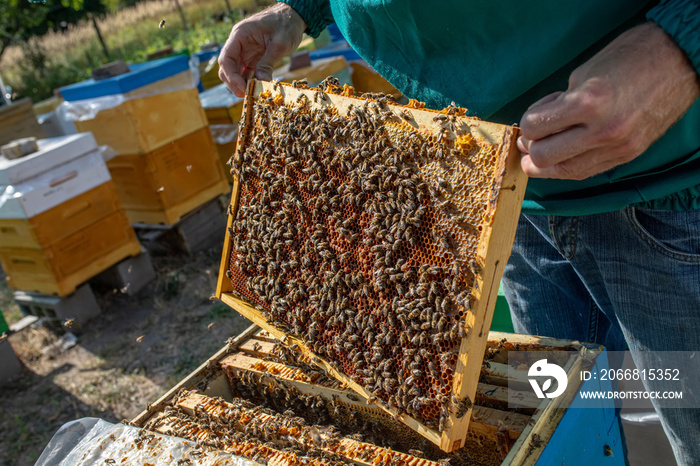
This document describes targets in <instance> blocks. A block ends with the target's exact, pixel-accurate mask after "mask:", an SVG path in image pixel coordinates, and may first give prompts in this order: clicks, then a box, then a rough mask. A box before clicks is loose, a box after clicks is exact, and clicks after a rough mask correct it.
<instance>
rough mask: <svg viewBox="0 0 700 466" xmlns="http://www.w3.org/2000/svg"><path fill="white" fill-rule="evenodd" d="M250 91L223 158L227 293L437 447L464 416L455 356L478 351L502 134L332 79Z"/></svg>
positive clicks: (449, 112)
mask: <svg viewBox="0 0 700 466" xmlns="http://www.w3.org/2000/svg"><path fill="white" fill-rule="evenodd" d="M256 86H259V89H258V91H259V92H258V94H257V97H256V98H255V99H251V100H249V101H248V102H246V109H245V112H244V118H243V119H242V122H243V127H242V129H241V135H240V139H239V147H238V149H237V153H236V155H235V156H234V157H233V159H232V170H233V173H234V180H235V181H234V183H235V184H234V191H235V193H234V200H235V202H234V203H233V204H232V212H231V214H232V219H231V222H230V227H229V231H228V238H229V241H230V248H229V249H230V251H229V253H228V256H226V257H225V258H224V260H225V261H226V277H228V279H229V280H230V287H231V290H230V293H231V294H232V295H233V296H235V297H237V298H240V299H241V300H244V301H245V302H248V303H250V304H251V305H252V309H254V310H255V312H256V313H257V314H258V315H259V317H260V318H261V319H263V321H264V322H265V323H266V324H268V325H269V326H272V327H274V328H275V329H277V330H281V331H282V332H283V333H284V334H285V335H287V336H288V337H290V338H294V339H296V340H298V341H299V342H300V344H301V345H302V346H303V347H304V348H305V349H308V350H309V351H310V352H311V353H312V354H313V355H314V356H315V359H318V360H319V361H323V362H325V363H327V364H328V365H329V366H330V367H331V368H332V369H333V370H334V371H331V372H332V373H334V375H337V374H340V375H342V376H344V377H347V382H349V385H350V386H351V387H353V388H355V389H358V390H359V391H361V393H363V394H365V395H367V396H368V397H369V400H370V402H373V403H377V404H378V405H379V406H382V407H383V408H384V409H386V410H388V411H390V412H391V413H392V414H393V415H394V416H395V417H396V418H397V419H400V420H403V421H405V420H406V419H407V418H408V417H410V418H412V419H414V420H416V421H417V422H418V423H419V424H421V425H422V426H424V427H426V428H427V429H428V430H430V431H433V435H434V438H433V441H436V440H435V438H439V437H440V436H441V435H442V433H443V432H444V431H445V430H446V429H449V428H450V427H451V426H453V425H454V424H455V420H462V419H463V418H465V415H466V414H467V413H468V412H469V408H470V407H471V397H473V395H474V393H473V390H471V389H469V390H465V389H463V388H462V385H473V387H474V390H475V387H476V382H475V381H470V382H469V383H467V382H463V381H462V377H463V372H464V366H465V365H466V361H465V360H462V361H460V357H461V355H462V354H463V353H464V350H463V348H464V346H465V341H467V346H469V347H471V348H477V351H479V350H478V348H479V345H473V344H471V340H469V337H470V333H473V332H472V330H473V329H474V326H475V324H476V323H477V322H478V320H479V318H478V317H479V316H481V315H484V314H485V311H483V310H481V311H479V312H477V309H476V308H477V305H478V302H479V299H480V298H481V295H482V292H481V290H480V287H481V286H483V284H484V283H485V281H484V280H485V278H484V270H485V262H486V256H487V252H486V251H485V250H484V248H483V247H480V245H482V244H483V240H484V238H485V237H486V238H488V236H489V235H488V234H485V233H490V227H491V226H492V223H493V218H494V211H495V204H496V201H497V199H498V197H499V194H500V192H501V191H502V188H503V187H502V183H503V173H504V171H505V168H504V167H505V158H506V157H505V156H506V155H507V154H508V153H509V152H510V151H511V150H512V149H511V148H512V146H513V145H514V144H513V141H514V131H513V130H512V128H510V131H507V130H506V131H504V133H503V134H502V135H500V136H502V137H500V138H498V137H496V138H494V137H489V136H490V135H489V134H486V135H485V134H484V133H482V132H480V131H478V128H479V126H480V125H481V122H479V121H478V120H476V119H470V118H467V117H465V116H464V113H465V111H464V110H463V109H460V108H458V107H454V106H451V107H448V108H447V109H445V110H444V111H443V112H434V111H426V110H417V109H419V108H420V107H421V105H420V104H419V103H416V102H413V101H412V102H410V104H409V105H408V106H405V107H403V106H398V105H395V103H394V102H392V101H391V99H390V98H389V97H386V96H378V95H365V96H361V97H360V98H354V97H353V96H352V88H348V87H347V86H346V87H340V86H338V85H337V83H335V82H333V81H332V80H328V81H325V82H324V83H322V85H320V86H319V88H318V89H308V88H307V87H306V86H305V85H303V84H298V83H295V84H294V85H292V86H288V85H282V84H279V83H272V84H266V83H257V84H256V83H253V84H252V85H251V87H253V88H255V87H256ZM419 120H420V121H419ZM426 127H428V128H427V130H426ZM505 128H509V127H505ZM523 184H524V183H523ZM507 189H510V187H507ZM512 190H513V191H515V185H514V186H513V188H512ZM515 197H517V196H515ZM516 220H517V215H516V216H515V218H514V219H512V220H511V223H513V228H512V230H513V231H514V222H515V221H516ZM511 241H512V239H511ZM224 254H225V255H226V254H227V252H226V251H225V253H224ZM488 275H489V276H488V277H486V280H487V282H486V283H487V284H488V285H489V286H490V285H491V283H490V282H488V280H492V279H493V278H494V276H495V275H498V277H496V279H500V274H497V273H496V272H495V271H493V270H491V269H489V271H488ZM482 320H483V317H482ZM486 330H488V329H486ZM485 333H487V332H483V329H482V331H481V334H480V335H478V338H481V340H483V341H484V344H485V337H486V335H485ZM471 337H472V338H477V336H476V335H471ZM482 357H483V350H482V351H481V354H479V355H478V356H477V358H478V359H479V361H481V358H482ZM475 364H476V363H475ZM478 366H480V362H479V364H478V365H475V367H477V368H478ZM477 370H478V369H477ZM476 377H478V372H477V373H476ZM470 390H471V391H472V393H471V395H470V394H468V393H464V392H465V391H467V392H468V391H470ZM460 422H461V421H460ZM464 422H468V419H464ZM464 430H466V427H464ZM436 443H437V441H436ZM458 446H459V445H456V446H455V447H458ZM455 447H452V446H450V447H448V449H452V448H455Z"/></svg>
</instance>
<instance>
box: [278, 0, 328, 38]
mask: <svg viewBox="0 0 700 466" xmlns="http://www.w3.org/2000/svg"><path fill="white" fill-rule="evenodd" d="M279 1H280V2H282V3H286V4H287V5H289V6H291V7H292V8H294V11H296V12H297V13H299V16H301V17H302V19H303V20H304V22H305V23H306V31H304V32H306V33H307V34H308V35H310V36H311V37H314V38H315V37H318V35H319V34H321V31H323V30H324V29H325V28H326V26H328V25H329V24H332V23H333V22H334V20H333V13H331V4H330V0H279Z"/></svg>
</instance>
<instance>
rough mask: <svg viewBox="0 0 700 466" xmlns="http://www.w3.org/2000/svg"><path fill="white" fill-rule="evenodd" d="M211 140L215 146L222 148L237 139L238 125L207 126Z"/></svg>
mask: <svg viewBox="0 0 700 466" xmlns="http://www.w3.org/2000/svg"><path fill="white" fill-rule="evenodd" d="M209 130H210V131H211V135H212V138H213V139H214V142H215V143H216V144H219V145H221V146H223V145H224V144H228V143H229V142H231V141H233V140H234V139H236V137H238V125H237V124H235V125H209Z"/></svg>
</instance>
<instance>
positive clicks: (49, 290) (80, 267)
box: [0, 133, 140, 296]
mask: <svg viewBox="0 0 700 466" xmlns="http://www.w3.org/2000/svg"><path fill="white" fill-rule="evenodd" d="M39 146H40V149H41V150H40V151H39V152H36V153H34V154H32V155H29V156H27V157H24V158H21V159H16V160H12V161H1V162H0V183H3V185H2V188H1V189H2V192H3V196H2V200H3V202H2V203H1V204H0V262H1V263H2V266H3V269H4V270H5V272H6V274H7V275H8V277H7V280H8V283H9V284H10V286H11V287H12V288H14V289H17V290H23V291H37V292H41V293H46V294H58V295H60V296H67V295H69V294H70V293H72V292H73V291H74V290H75V288H76V286H78V285H80V284H81V283H83V282H85V281H87V280H88V279H90V278H92V277H93V276H95V275H97V274H98V273H100V272H102V271H103V270H105V269H107V268H109V267H111V266H112V265H114V264H116V263H117V262H119V261H121V260H122V259H124V258H126V257H129V256H132V255H135V254H138V253H139V252H140V245H139V244H138V241H137V240H136V237H135V235H134V231H133V229H132V228H131V225H130V224H129V222H128V219H127V217H126V214H125V212H124V210H123V208H122V206H121V203H120V202H119V198H118V196H117V192H116V189H115V187H114V184H113V182H112V181H111V178H110V175H109V171H108V170H107V167H106V165H105V163H104V161H103V159H102V155H101V153H100V151H99V150H98V147H97V145H96V143H95V140H94V138H93V137H92V135H91V134H89V133H86V134H77V135H72V136H66V137H61V138H55V139H50V140H41V141H39Z"/></svg>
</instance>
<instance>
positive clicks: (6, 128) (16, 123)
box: [0, 97, 45, 146]
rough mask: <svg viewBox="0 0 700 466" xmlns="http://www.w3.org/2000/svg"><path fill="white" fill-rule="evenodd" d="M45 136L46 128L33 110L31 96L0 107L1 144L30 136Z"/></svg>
mask: <svg viewBox="0 0 700 466" xmlns="http://www.w3.org/2000/svg"><path fill="white" fill-rule="evenodd" d="M32 136H33V137H35V138H43V137H45V136H44V130H43V129H41V126H40V125H39V122H38V121H37V119H36V116H35V115H34V112H33V111H32V101H31V99H29V97H25V98H24V99H20V100H18V101H16V102H13V103H12V104H10V105H4V106H2V107H0V146H3V145H5V144H7V143H8V142H10V141H13V140H15V139H21V138H28V137H32Z"/></svg>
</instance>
